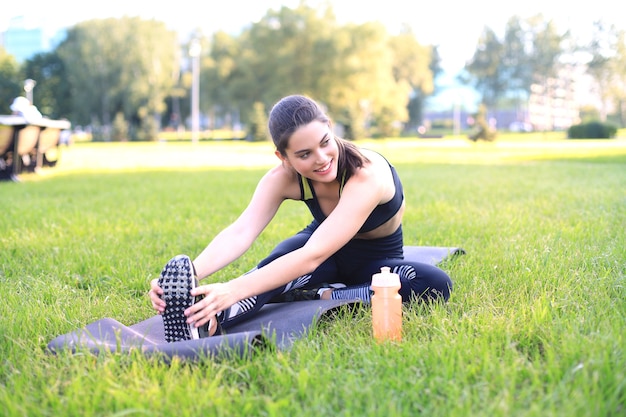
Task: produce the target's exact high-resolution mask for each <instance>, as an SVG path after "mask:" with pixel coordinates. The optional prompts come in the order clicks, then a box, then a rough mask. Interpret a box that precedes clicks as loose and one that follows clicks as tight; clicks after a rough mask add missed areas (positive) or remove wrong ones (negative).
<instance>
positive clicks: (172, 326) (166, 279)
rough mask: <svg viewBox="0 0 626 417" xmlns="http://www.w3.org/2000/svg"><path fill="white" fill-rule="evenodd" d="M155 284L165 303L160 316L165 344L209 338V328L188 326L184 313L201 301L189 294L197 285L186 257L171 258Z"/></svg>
mask: <svg viewBox="0 0 626 417" xmlns="http://www.w3.org/2000/svg"><path fill="white" fill-rule="evenodd" d="M158 282H159V287H161V288H162V289H163V295H162V299H163V300H165V303H166V307H165V311H164V312H163V314H162V316H163V327H164V329H165V341H167V342H178V341H181V340H191V339H199V338H200V337H206V336H208V326H202V327H205V328H206V329H203V328H202V327H201V328H198V327H196V326H194V325H193V324H188V323H187V317H186V316H185V314H184V312H185V310H186V309H187V308H189V307H191V306H192V305H193V304H195V303H197V302H198V301H200V300H201V299H202V297H192V295H191V290H192V289H194V288H196V286H197V285H198V279H197V278H196V271H195V269H194V267H193V263H192V262H191V259H189V257H188V256H186V255H178V256H175V257H174V258H172V259H171V260H170V261H169V262H168V263H167V264H166V265H165V267H164V268H163V270H162V271H161V275H160V276H159V280H158Z"/></svg>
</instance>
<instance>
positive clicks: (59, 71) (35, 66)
mask: <svg viewBox="0 0 626 417" xmlns="http://www.w3.org/2000/svg"><path fill="white" fill-rule="evenodd" d="M24 74H25V76H26V78H31V79H33V80H35V81H37V88H36V90H35V91H36V94H35V100H33V101H34V102H35V103H34V104H35V105H36V106H37V107H38V109H39V111H41V113H42V114H43V115H44V116H47V117H49V118H51V119H62V118H65V119H69V118H70V117H71V113H72V102H71V94H70V88H69V85H68V83H66V82H65V80H66V76H67V74H66V71H65V64H64V63H63V60H62V59H61V58H60V57H59V55H58V54H57V53H56V52H54V51H53V52H47V53H40V54H37V55H35V56H34V57H32V58H30V59H28V60H27V61H26V62H25V63H24Z"/></svg>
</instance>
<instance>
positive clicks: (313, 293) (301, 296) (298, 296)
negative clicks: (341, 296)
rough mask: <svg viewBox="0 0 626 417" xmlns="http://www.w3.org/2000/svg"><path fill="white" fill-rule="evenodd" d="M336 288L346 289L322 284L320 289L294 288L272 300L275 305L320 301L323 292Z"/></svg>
mask: <svg viewBox="0 0 626 417" xmlns="http://www.w3.org/2000/svg"><path fill="white" fill-rule="evenodd" d="M334 288H345V285H344V284H340V283H337V284H326V283H323V284H320V285H319V286H318V287H315V288H311V287H300V288H294V289H293V290H289V291H287V292H286V293H283V294H280V295H277V296H276V297H274V298H272V302H273V303H289V302H292V301H309V300H319V299H320V296H321V294H322V292H324V291H326V290H329V289H334Z"/></svg>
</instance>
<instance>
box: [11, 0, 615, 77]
mask: <svg viewBox="0 0 626 417" xmlns="http://www.w3.org/2000/svg"><path fill="white" fill-rule="evenodd" d="M299 2H300V0H282V1H280V0H219V1H215V0H196V1H192V0H175V1H168V2H162V1H146V0H144V1H141V0H139V1H133V0H105V1H97V2H89V4H88V5H87V4H84V3H83V4H81V3H78V2H76V1H75V0H54V1H50V0H29V1H9V2H4V3H5V4H3V6H2V13H1V15H0V31H4V30H5V29H6V28H7V27H8V25H9V23H10V20H11V19H12V18H15V17H19V16H22V17H23V18H24V20H23V21H24V22H25V23H26V24H27V25H30V26H31V27H42V28H44V29H46V30H49V31H55V30H57V29H59V28H63V27H68V26H72V25H74V24H76V23H78V22H80V21H84V20H89V19H101V18H107V17H122V16H139V17H142V18H145V19H155V20H159V21H162V22H164V23H165V24H166V25H167V26H168V27H169V28H170V29H172V30H176V31H179V32H183V33H188V32H189V31H190V30H192V29H195V28H201V29H202V31H203V33H204V34H210V33H212V32H214V31H216V30H225V31H227V32H229V33H233V34H235V33H237V32H238V31H239V30H240V29H241V28H242V27H244V26H246V25H249V24H251V23H253V22H256V21H258V20H259V19H261V18H262V17H263V16H264V15H265V14H266V12H267V11H268V10H269V9H275V10H276V9H279V8H280V7H281V6H283V5H284V6H287V7H291V8H293V7H296V6H297V5H298V3H299ZM326 2H328V3H330V4H331V5H332V8H333V10H334V11H335V14H336V16H337V19H338V20H339V22H340V23H348V22H353V23H363V22H366V21H380V22H382V23H383V24H384V25H385V26H386V27H387V29H388V31H389V32H390V33H396V32H397V31H398V30H399V28H400V27H401V26H402V25H403V24H408V25H410V26H411V28H412V29H413V32H414V33H415V35H416V38H417V40H418V41H419V42H420V43H422V44H431V45H438V47H439V53H440V55H441V57H442V65H443V67H444V68H446V70H448V71H451V72H455V71H457V70H459V69H461V68H462V67H463V65H464V64H465V62H466V61H467V60H469V59H470V58H471V57H472V55H473V52H474V50H475V48H476V43H477V41H478V37H479V36H480V33H481V32H482V30H483V28H484V27H485V26H489V27H490V28H491V29H493V30H495V31H496V32H502V31H503V30H504V27H505V25H506V22H507V20H508V19H509V18H510V17H512V16H516V15H517V16H520V17H522V18H525V17H529V16H532V15H535V14H538V13H541V14H543V15H544V16H545V17H546V18H547V19H553V20H554V21H555V23H556V24H557V27H559V28H563V30H565V29H566V28H572V29H573V30H575V31H576V32H577V33H580V34H581V36H584V34H585V32H586V31H588V29H589V28H590V27H591V24H592V23H593V21H594V20H597V19H603V20H604V21H607V22H610V23H614V24H616V25H618V26H621V28H622V29H625V28H626V19H623V18H621V19H620V18H619V15H620V13H619V12H618V10H617V8H616V6H615V1H614V0H594V1H593V2H592V3H589V2H584V3H583V4H584V5H585V7H583V6H577V5H574V4H573V2H570V4H567V3H564V2H562V1H561V0H518V1H501V0H499V1H494V0H473V1H469V2H465V1H461V0H429V1H415V0H413V1H412V0H385V1H376V2H374V1H371V2H367V1H355V0H330V1H329V0H309V1H308V2H307V4H309V5H312V6H316V5H318V4H324V3H326ZM77 5H78V7H77Z"/></svg>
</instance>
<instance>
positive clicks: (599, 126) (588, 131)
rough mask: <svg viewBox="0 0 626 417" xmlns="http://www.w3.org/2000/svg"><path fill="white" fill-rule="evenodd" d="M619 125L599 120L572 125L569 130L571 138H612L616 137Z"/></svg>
mask: <svg viewBox="0 0 626 417" xmlns="http://www.w3.org/2000/svg"><path fill="white" fill-rule="evenodd" d="M616 133H617V127H616V126H615V125H613V124H611V123H603V122H599V121H593V122H587V123H581V124H577V125H572V126H570V128H569V129H568V130H567V137H568V138H569V139H610V138H613V137H615V134H616Z"/></svg>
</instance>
